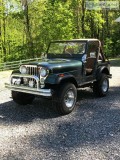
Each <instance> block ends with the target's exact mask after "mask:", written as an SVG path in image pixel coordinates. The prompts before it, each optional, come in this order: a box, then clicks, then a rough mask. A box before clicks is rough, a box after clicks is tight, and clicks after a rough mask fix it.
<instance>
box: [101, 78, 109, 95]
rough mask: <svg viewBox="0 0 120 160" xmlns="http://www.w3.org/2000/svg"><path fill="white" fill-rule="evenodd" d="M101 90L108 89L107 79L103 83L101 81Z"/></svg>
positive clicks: (105, 90)
mask: <svg viewBox="0 0 120 160" xmlns="http://www.w3.org/2000/svg"><path fill="white" fill-rule="evenodd" d="M102 90H103V92H107V90H108V81H107V79H105V80H104V81H103V83H102Z"/></svg>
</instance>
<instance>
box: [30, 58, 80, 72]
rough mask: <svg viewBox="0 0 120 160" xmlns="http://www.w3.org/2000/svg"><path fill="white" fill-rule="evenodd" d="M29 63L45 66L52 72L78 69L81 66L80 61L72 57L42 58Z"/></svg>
mask: <svg viewBox="0 0 120 160" xmlns="http://www.w3.org/2000/svg"><path fill="white" fill-rule="evenodd" d="M29 64H30V65H37V66H38V67H39V66H41V67H46V68H48V69H49V70H52V71H53V72H58V71H59V72H60V71H61V72H63V71H64V72H65V71H72V70H76V69H80V68H81V66H82V62H81V61H78V60H73V59H58V58H54V59H44V61H42V60H41V61H39V62H31V63H29Z"/></svg>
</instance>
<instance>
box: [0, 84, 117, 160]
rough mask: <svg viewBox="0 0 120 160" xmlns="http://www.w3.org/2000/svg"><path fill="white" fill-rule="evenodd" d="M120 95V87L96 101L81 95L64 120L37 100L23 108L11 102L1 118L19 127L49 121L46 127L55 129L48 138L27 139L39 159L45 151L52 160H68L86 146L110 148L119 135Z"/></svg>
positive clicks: (85, 93) (3, 107)
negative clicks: (37, 121)
mask: <svg viewBox="0 0 120 160" xmlns="http://www.w3.org/2000/svg"><path fill="white" fill-rule="evenodd" d="M119 93H120V87H111V89H110V92H109V94H108V96H107V97H103V98H95V97H94V96H93V94H92V93H91V91H87V90H83V91H79V93H78V102H77V109H76V111H74V112H73V113H71V114H69V115H67V116H63V117H62V118H61V117H60V116H59V114H58V113H56V112H55V111H53V109H52V105H51V101H48V100H47V101H46V100H42V101H40V100H39V99H36V100H35V101H34V105H27V106H24V107H23V106H21V107H20V106H18V105H16V104H15V103H14V102H13V101H10V102H7V103H4V104H0V117H3V118H1V119H0V122H1V123H7V124H12V125H14V124H15V125H18V124H25V123H28V122H32V121H33V120H35V119H36V118H39V119H45V120H47V119H49V121H48V122H47V123H49V125H47V126H49V128H54V129H53V130H51V131H50V132H47V133H46V134H41V133H40V134H38V133H37V134H35V135H33V136H31V135H30V136H28V138H27V139H28V141H29V145H30V148H32V149H34V150H36V152H38V153H37V154H38V155H39V153H40V152H39V151H41V150H43V151H45V152H46V153H47V154H48V155H49V156H48V155H46V156H48V157H49V158H50V157H52V158H53V157H54V154H55V155H57V157H58V159H60V158H61V156H62V157H64V159H69V157H70V155H69V154H70V152H71V151H72V150H73V149H74V151H76V152H78V151H77V149H78V148H80V147H83V146H92V145H94V146H96V145H102V144H104V143H106V144H110V143H111V141H112V140H113V137H115V136H117V135H118V134H120V106H119V102H120V101H119ZM54 118H55V119H54ZM51 120H52V121H51ZM51 122H52V123H51ZM42 123H45V122H44V121H42ZM117 141H119V139H117ZM41 152H42V151H41ZM107 154H108V155H109V153H106V155H107ZM108 155H107V156H108ZM9 157H10V155H9ZM11 157H14V155H11ZM23 158H24V157H23ZM36 158H37V157H36Z"/></svg>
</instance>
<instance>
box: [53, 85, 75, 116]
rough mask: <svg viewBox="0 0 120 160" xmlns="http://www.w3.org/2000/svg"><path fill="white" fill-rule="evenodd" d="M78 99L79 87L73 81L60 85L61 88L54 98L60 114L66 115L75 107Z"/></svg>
mask: <svg viewBox="0 0 120 160" xmlns="http://www.w3.org/2000/svg"><path fill="white" fill-rule="evenodd" d="M76 99H77V89H76V87H75V85H74V84H72V83H65V84H63V85H62V86H60V89H59V91H58V92H57V93H55V97H54V100H55V101H56V107H57V110H58V111H59V113H60V114H62V115H66V114H69V113H71V112H72V111H73V110H74V109H75V105H76Z"/></svg>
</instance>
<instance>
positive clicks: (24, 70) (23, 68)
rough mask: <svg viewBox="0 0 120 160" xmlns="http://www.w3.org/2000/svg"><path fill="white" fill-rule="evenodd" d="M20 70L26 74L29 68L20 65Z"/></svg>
mask: <svg viewBox="0 0 120 160" xmlns="http://www.w3.org/2000/svg"><path fill="white" fill-rule="evenodd" d="M20 72H21V73H22V74H26V73H27V68H26V67H25V66H20Z"/></svg>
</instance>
